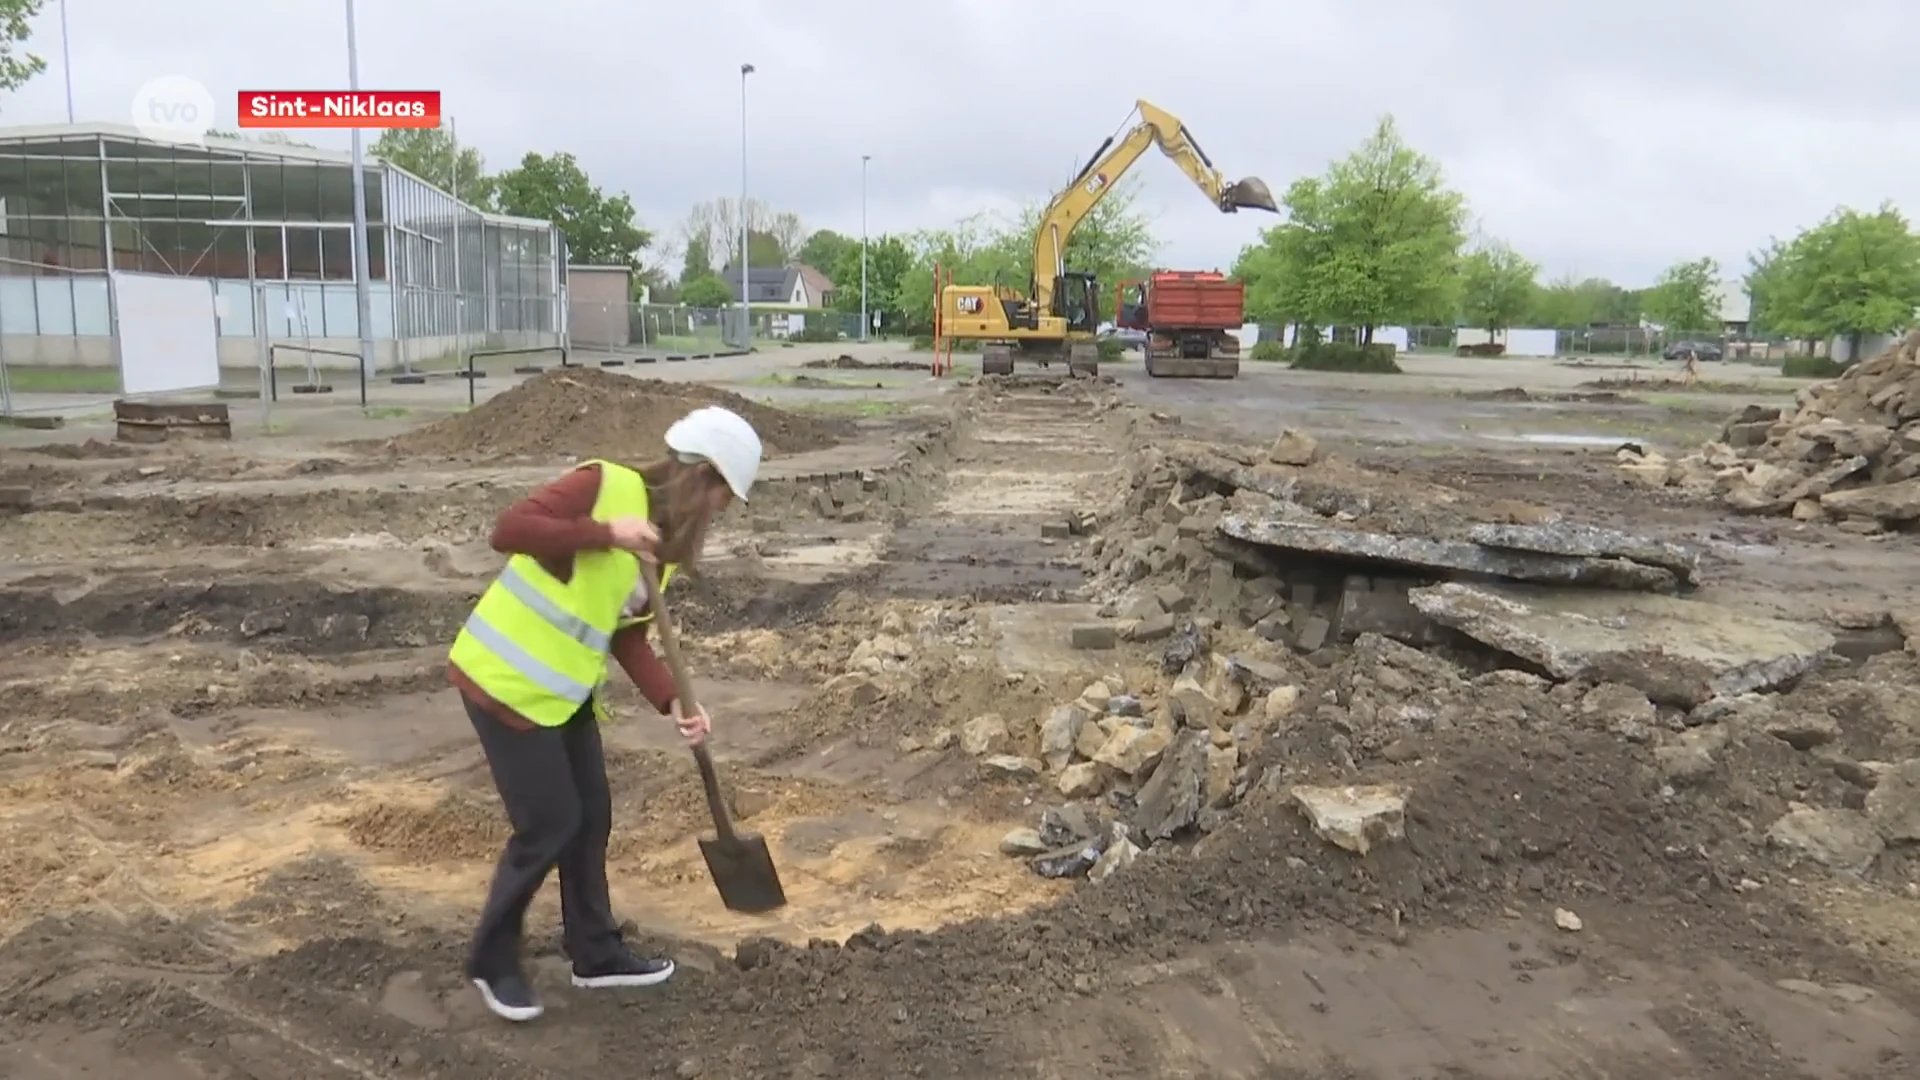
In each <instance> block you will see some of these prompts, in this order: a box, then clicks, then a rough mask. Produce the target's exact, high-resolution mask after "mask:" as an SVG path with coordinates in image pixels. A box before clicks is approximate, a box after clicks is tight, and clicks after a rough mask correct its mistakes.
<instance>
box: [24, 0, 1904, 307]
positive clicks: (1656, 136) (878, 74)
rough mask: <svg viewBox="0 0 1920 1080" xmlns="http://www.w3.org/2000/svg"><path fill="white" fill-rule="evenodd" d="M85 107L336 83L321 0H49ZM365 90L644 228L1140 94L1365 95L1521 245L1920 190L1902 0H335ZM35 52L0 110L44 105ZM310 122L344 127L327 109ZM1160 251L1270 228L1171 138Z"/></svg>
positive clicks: (896, 199)
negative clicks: (347, 9) (198, 84)
mask: <svg viewBox="0 0 1920 1080" xmlns="http://www.w3.org/2000/svg"><path fill="white" fill-rule="evenodd" d="M68 3H69V4H70V5H71V8H70V20H71V23H72V26H73V31H74V41H73V57H74V68H75V79H76V92H77V96H78V100H79V111H80V113H81V114H82V116H83V117H87V118H95V119H111V120H120V119H123V118H124V117H125V115H126V112H127V109H128V106H129V103H130V101H131V98H132V95H133V93H134V91H135V89H136V88H137V87H138V86H139V85H140V83H142V82H144V81H145V80H146V79H148V78H151V77H154V76H157V75H163V74H184V75H190V76H193V77H195V78H198V79H200V80H201V81H203V82H205V83H207V84H208V85H209V86H210V87H212V88H213V89H214V91H215V92H216V95H217V98H218V100H220V101H221V102H222V103H223V105H224V107H225V108H227V109H229V110H231V108H232V102H231V97H232V93H233V92H234V91H236V90H239V89H242V88H275V87H291V86H299V85H309V86H325V85H336V84H339V83H341V82H342V81H343V80H344V71H345V63H344V43H343V35H342V22H343V16H342V7H343V5H342V4H341V3H339V2H336V0H277V2H275V3H272V4H261V3H259V2H258V0H174V2H172V3H169V4H165V5H159V4H151V3H140V2H138V0H68ZM359 7H360V31H361V73H362V82H363V84H365V85H368V86H374V87H380V86H386V87H407V88H429V89H432V88H438V89H440V90H442V91H444V92H445V93H446V95H447V98H446V100H447V103H448V109H449V111H450V112H451V113H452V114H453V115H455V116H456V117H457V118H458V121H459V127H460V133H461V136H462V139H463V141H466V142H470V143H472V144H473V145H476V146H478V147H479V148H480V149H481V150H482V151H484V152H485V153H486V154H487V156H488V158H489V161H490V162H491V163H493V164H494V165H495V166H504V165H506V164H509V163H511V162H512V161H513V160H514V159H516V158H517V157H518V156H519V155H520V154H521V153H524V152H525V151H528V150H539V151H543V152H544V151H554V150H571V151H573V152H574V153H575V154H577V155H578V156H579V158H580V159H581V161H582V163H583V164H584V165H585V166H586V167H587V169H588V170H589V172H590V173H591V174H592V175H593V176H594V178H595V179H596V180H597V181H598V182H600V183H601V184H602V185H603V186H606V187H608V188H611V189H616V190H624V191H627V192H629V193H630V194H631V195H632V196H633V198H634V201H635V203H636V204H637V205H638V206H639V207H640V208H641V211H642V214H643V216H644V219H645V222H646V224H647V225H649V226H650V227H653V228H656V229H661V230H671V228H672V227H673V225H674V224H675V222H676V219H678V218H679V217H680V216H681V215H683V214H684V213H685V211H686V209H687V207H688V206H690V205H691V204H692V203H694V202H696V201H699V200H702V199H706V198H710V197H713V196H715V195H722V194H725V195H731V194H734V193H736V192H737V191H738V188H739V182H740V181H739V177H740V127H739V124H740V98H739V90H740V85H739V74H738V65H739V64H740V63H741V62H742V61H751V62H752V63H754V64H755V65H756V66H757V68H758V69H759V70H758V72H757V73H756V74H755V75H754V76H753V77H752V78H751V80H750V83H749V136H750V158H749V163H748V164H749V184H750V188H751V191H752V193H753V194H754V195H756V196H758V197H761V198H765V199H767V200H769V201H771V202H773V203H775V204H776V205H778V206H780V207H781V208H783V209H790V210H793V211H796V212H798V213H800V214H801V215H802V216H803V217H804V218H805V219H806V220H807V221H808V222H809V223H810V224H813V225H815V226H820V227H832V228H836V229H840V230H842V231H847V232H855V231H857V230H858V228H859V222H860V155H862V154H872V155H873V156H874V161H873V166H872V173H871V181H872V184H871V198H870V203H869V218H870V221H871V223H872V227H873V228H874V230H875V231H884V230H901V229H912V228H918V227H925V226H939V225H944V224H947V223H949V222H950V221H951V220H952V219H953V218H955V217H957V216H959V215H960V214H962V213H964V212H966V211H967V210H968V209H971V208H982V209H984V208H988V207H992V206H1011V205H1017V204H1018V203H1020V202H1022V201H1026V200H1030V199H1034V198H1037V197H1039V196H1042V195H1044V194H1045V193H1046V192H1048V191H1049V190H1051V189H1052V188H1054V187H1057V186H1058V185H1059V184H1060V183H1062V182H1063V181H1064V180H1065V179H1066V178H1067V176H1068V175H1069V173H1070V171H1071V169H1072V168H1073V167H1074V165H1075V164H1076V163H1077V162H1078V160H1079V159H1081V158H1082V157H1084V156H1085V155H1086V154H1087V153H1088V152H1089V151H1091V150H1092V149H1093V148H1094V147H1095V146H1096V145H1097V144H1098V143H1099V141H1100V139H1101V138H1102V137H1103V136H1105V135H1106V134H1108V133H1109V132H1111V131H1113V130H1114V129H1115V126H1116V125H1117V124H1119V123H1120V122H1121V121H1122V119H1123V118H1124V117H1125V116H1126V114H1127V112H1128V110H1129V109H1130V108H1131V106H1132V103H1133V101H1134V99H1135V98H1138V97H1144V98H1146V99H1148V100H1150V101H1153V102H1155V103H1156V104H1159V105H1161V106H1163V107H1165V108H1167V109H1169V110H1171V111H1173V112H1174V113H1176V114H1177V115H1179V116H1181V117H1182V118H1184V119H1185V120H1186V121H1187V122H1188V124H1189V126H1190V127H1191V128H1192V130H1193V131H1194V132H1195V133H1196V134H1197V135H1198V137H1199V138H1200V140H1201V142H1202V144H1203V145H1205V146H1206V148H1207V150H1208V152H1209V153H1210V154H1211V155H1212V156H1213V157H1214V159H1215V161H1216V162H1217V163H1218V164H1219V165H1220V166H1221V168H1222V169H1224V170H1225V171H1227V172H1229V173H1233V174H1236V175H1244V174H1256V175H1259V176H1262V177H1263V178H1265V179H1266V180H1267V181H1268V182H1269V183H1270V184H1272V185H1273V186H1274V187H1275V188H1276V190H1278V189H1281V188H1284V186H1285V185H1286V184H1287V183H1289V182H1290V181H1291V180H1293V179H1295V178H1296V177H1299V176H1302V175H1308V174H1314V173H1318V172H1319V171H1321V170H1322V169H1323V168H1324V167H1325V166H1326V164H1327V162H1328V160H1329V159H1331V158H1333V157H1335V156H1337V155H1339V154H1342V153H1344V152H1346V151H1347V150H1348V149H1350V148H1351V147H1352V146H1353V145H1354V144H1355V143H1357V142H1358V141H1359V140H1360V139H1361V138H1363V137H1364V136H1365V135H1366V133H1367V132H1368V130H1369V128H1370V126H1371V124H1372V122H1373V120H1374V118H1375V117H1376V116H1377V115H1379V114H1380V113H1382V112H1392V113H1394V114H1395V115H1396V116H1397V117H1398V118H1399V120H1400V123H1401V126H1402V129H1403V130H1404V132H1405V133H1406V135H1407V137H1408V138H1409V140H1410V141H1411V142H1412V143H1413V144H1414V145H1415V146H1416V147H1417V148H1419V149H1420V150H1422V151H1424V152H1426V153H1429V154H1431V155H1433V156H1435V157H1436V158H1438V159H1439V160H1440V162H1441V163H1442V165H1443V166H1444V167H1445V168H1446V169H1447V171H1448V173H1449V175H1450V177H1451V178H1452V179H1453V180H1454V181H1455V182H1456V184H1457V185H1458V186H1460V187H1461V188H1462V189H1463V190H1464V191H1465V192H1466V194H1467V195H1468V197H1469V198H1470V199H1471V200H1472V202H1473V204H1474V207H1475V211H1476V214H1477V215H1478V217H1479V219H1480V220H1481V222H1482V224H1483V226H1484V227H1485V228H1486V229H1487V230H1488V231H1489V232H1492V233H1494V234H1497V235H1500V236H1503V237H1504V238H1506V239H1507V240H1509V241H1510V242H1512V243H1513V244H1514V245H1515V246H1517V247H1518V248H1520V249H1521V250H1522V251H1524V252H1526V253H1528V254H1529V255H1530V256H1532V257H1533V258H1535V259H1537V260H1539V261H1541V262H1543V263H1545V264H1546V267H1547V270H1548V272H1549V273H1553V274H1558V273H1579V274H1603V275H1607V276H1610V277H1614V278H1616V279H1618V280H1622V281H1626V282H1642V281H1645V280H1647V279H1650V278H1651V277H1652V276H1653V275H1654V274H1656V273H1657V272H1658V271H1659V269H1660V268H1661V267H1662V266H1664V265H1666V264H1668V263H1671V262H1673V261H1675V260H1678V259H1682V258H1692V257H1696V256H1698V255H1702V254H1709V255H1713V256H1715V257H1716V258H1719V259H1720V260H1721V261H1722V263H1723V264H1724V265H1726V266H1728V267H1729V269H1730V270H1737V269H1738V268H1739V267H1741V266H1743V265H1744V255H1745V253H1746V252H1747V251H1749V250H1752V249H1753V248H1756V247H1758V246H1759V245H1760V244H1762V243H1763V242H1764V241H1765V240H1766V238H1767V236H1768V235H1770V234H1785V233H1791V232H1792V231H1794V230H1796V229H1797V228H1799V227H1802V226H1804V225H1806V224H1809V223H1811V222H1812V221H1814V220H1817V219H1818V218H1819V217H1820V216H1822V215H1823V214H1825V213H1826V212H1828V211H1829V210H1831V209H1832V208H1833V207H1834V206H1835V205H1837V204H1841V203H1850V204H1855V205H1863V206H1871V205H1876V204H1878V203H1879V202H1880V201H1881V200H1883V199H1888V198H1891V199H1894V200H1895V201H1896V202H1900V203H1902V204H1904V205H1906V206H1908V207H1912V206H1914V205H1915V203H1916V202H1920V79H1917V78H1916V77H1915V76H1914V75H1913V74H1912V68H1911V65H1910V64H1909V63H1907V62H1905V58H1904V57H1903V56H1901V55H1900V50H1902V49H1903V48H1905V47H1906V46H1907V43H1909V42H1911V41H1912V40H1914V39H1916V37H1920V8H1916V7H1914V6H1913V5H1912V4H1910V3H1901V2H1897V0H1842V2H1830V3H1825V4H1816V3H1811V2H1798V0H1743V2H1740V3H1734V2H1731V0H1690V2H1689V3H1685V4H1675V3H1671V2H1667V3H1659V4H1656V3H1654V2H1652V0H1615V2H1612V3H1608V4H1593V3H1580V4H1574V3H1566V2H1559V3H1554V2H1546V0H1534V2H1532V3H1523V2H1520V0H1452V2H1449V3H1446V4H1428V3H1416V2H1414V0H1373V2H1367V3H1355V2H1352V0H1348V2H1346V3H1338V2H1331V0H1329V2H1318V3H1313V2H1309V3H1295V4H1275V3H1271V2H1267V3H1259V2H1253V0H1188V2H1187V3H1184V4H1175V5H1168V4H1167V3H1166V2H1165V0H1151V2H1150V0H1106V2H1104V3H1102V4H1099V5H1097V6H1096V7H1093V8H1088V7H1086V6H1084V5H1073V4H1044V3H1033V2H1031V0H1026V2H1015V0H945V2H942V0H923V2H922V3H918V4H900V3H881V2H877V0H876V2H869V0H818V2H816V3H812V4H800V5H794V4H790V3H772V2H751V0H733V2H718V3H708V4H705V5H682V4H671V5H669V4H659V3H646V4H635V5H613V4H606V3H601V2H592V3H589V2H587V0H543V2H542V3H539V4H536V5H526V4H521V3H514V4H509V3H505V2H503V0H465V2H458V0H404V2H400V0H361V3H360V5H359ZM57 27H58V23H57V18H56V16H55V15H54V13H53V10H52V9H51V8H49V10H48V12H47V13H46V14H44V15H43V16H42V18H41V37H40V38H39V39H38V40H36V42H35V47H36V48H37V49H39V50H40V51H41V52H42V53H44V54H47V55H48V56H49V59H50V61H52V63H53V65H54V66H53V69H52V70H50V71H49V72H48V73H47V74H46V75H45V76H43V77H42V78H41V79H40V80H38V81H36V82H35V83H33V84H31V85H30V86H29V87H27V88H25V89H24V90H22V91H20V92H19V93H17V94H15V95H13V96H12V97H11V98H10V99H9V100H7V101H6V102H5V103H4V105H3V106H0V108H3V109H4V114H5V118H6V119H7V120H9V121H12V122H45V121H52V120H58V119H60V118H61V117H62V115H63V113H64V99H63V91H62V80H61V73H60V71H59V70H58V52H59V42H58V37H57V32H58V30H57ZM313 141H316V142H322V143H325V144H327V145H335V146H344V145H345V142H346V139H345V137H344V136H343V135H341V134H339V133H322V134H319V135H318V136H316V137H315V139H314V140H313ZM1135 175H1137V176H1139V177H1140V178H1141V180H1142V184H1143V199H1144V201H1145V202H1146V204H1147V206H1148V208H1149V209H1150V210H1151V211H1152V212H1153V213H1154V214H1155V215H1156V218H1157V221H1158V224H1159V232H1160V235H1161V236H1162V238H1163V240H1164V241H1165V244H1166V246H1165V249H1164V251H1163V254H1162V258H1163V260H1164V261H1165V262H1166V263H1168V264H1169V265H1178V266H1195V267H1212V266H1224V265H1226V264H1228V263H1230V262H1231V261H1232V259H1233V257H1234V255H1235V253H1236V252H1237V251H1238V250H1239V248H1240V247H1241V246H1242V245H1243V244H1246V243H1248V242H1251V241H1252V240H1253V239H1255V237H1256V235H1257V232H1258V229H1259V228H1260V227H1262V226H1264V225H1266V224H1270V223H1271V220H1272V219H1270V218H1267V217H1265V216H1263V215H1245V214H1243V215H1235V216H1223V215H1220V214H1217V213H1214V212H1213V211H1211V209H1210V208H1209V207H1208V206H1207V205H1206V204H1205V203H1204V201H1203V200H1202V199H1200V198H1199V197H1198V195H1197V193H1196V192H1194V191H1193V190H1192V189H1191V187H1190V186H1188V185H1187V183H1186V181H1185V180H1184V179H1183V178H1182V177H1181V176H1180V175H1179V174H1178V173H1177V172H1176V171H1175V170H1174V169H1172V168H1171V167H1170V166H1169V165H1168V164H1167V163H1166V162H1164V161H1161V160H1158V159H1157V158H1153V157H1150V158H1148V159H1145V160H1143V161H1142V162H1141V163H1140V165H1139V166H1138V167H1137V168H1136V169H1135Z"/></svg>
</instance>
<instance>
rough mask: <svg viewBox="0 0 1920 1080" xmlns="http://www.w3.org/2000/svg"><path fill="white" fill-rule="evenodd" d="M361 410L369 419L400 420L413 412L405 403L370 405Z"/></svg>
mask: <svg viewBox="0 0 1920 1080" xmlns="http://www.w3.org/2000/svg"><path fill="white" fill-rule="evenodd" d="M360 411H361V412H362V413H363V414H365V416H366V418H367V419H369V420H398V419H400V418H401V417H403V416H409V415H412V412H413V410H411V409H409V408H407V407H406V406H404V405H369V406H367V407H366V408H364V409H362V410H360Z"/></svg>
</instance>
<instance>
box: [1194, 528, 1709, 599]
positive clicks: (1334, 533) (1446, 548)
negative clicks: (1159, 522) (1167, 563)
mask: <svg viewBox="0 0 1920 1080" xmlns="http://www.w3.org/2000/svg"><path fill="white" fill-rule="evenodd" d="M1219 531H1220V532H1221V533H1222V534H1223V535H1225V536H1230V537H1232V538H1233V539H1235V540H1244V541H1246V542H1247V543H1250V544H1258V545H1260V546H1262V547H1271V548H1278V549H1280V550H1282V551H1289V552H1297V553H1300V554H1305V555H1317V556H1321V557H1328V556H1331V557H1336V558H1341V559H1348V560H1353V561H1357V562H1373V563H1384V564H1387V565H1390V566H1396V567H1408V568H1414V569H1418V570H1426V571H1438V572H1439V573H1435V574H1434V575H1433V576H1435V577H1438V576H1441V574H1444V573H1465V574H1484V575H1489V576H1492V577H1504V578H1511V579H1513V580H1515V581H1529V582H1536V583H1540V584H1551V585H1588V586H1594V587H1601V588H1615V589H1641V590H1648V591H1671V590H1672V589H1674V588H1676V587H1678V585H1679V578H1678V577H1676V576H1675V575H1674V573H1673V571H1671V570H1668V569H1666V568H1665V567H1660V566H1648V565H1646V564H1644V563H1637V562H1634V561H1632V560H1630V559H1620V558H1584V557H1578V556H1567V555H1542V554H1538V553H1535V552H1529V551H1502V550H1500V549H1497V548H1490V547H1484V546H1482V545H1480V544H1475V543H1472V542H1469V541H1465V540H1439V539H1434V538H1432V537H1426V536H1395V535H1392V534H1388V533H1374V532H1362V531H1360V530H1357V529H1343V528H1339V527H1337V526H1332V525H1312V524H1307V523H1305V522H1299V521H1285V520H1280V519H1277V518H1254V517H1249V516H1246V515H1241V514H1228V515H1226V516H1224V517H1222V518H1221V519H1220V525H1219Z"/></svg>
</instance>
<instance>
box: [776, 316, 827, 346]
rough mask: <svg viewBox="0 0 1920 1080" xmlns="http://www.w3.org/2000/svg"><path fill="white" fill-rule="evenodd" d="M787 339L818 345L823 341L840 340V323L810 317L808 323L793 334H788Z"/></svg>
mask: <svg viewBox="0 0 1920 1080" xmlns="http://www.w3.org/2000/svg"><path fill="white" fill-rule="evenodd" d="M787 340H788V341H792V342H798V343H801V344H807V345H817V344H820V343H822V342H828V341H839V340H840V325H839V323H837V322H833V323H829V322H828V321H827V320H825V319H819V320H815V319H808V320H807V325H805V326H803V327H801V328H800V329H799V330H797V331H795V332H793V333H791V334H788V335H787Z"/></svg>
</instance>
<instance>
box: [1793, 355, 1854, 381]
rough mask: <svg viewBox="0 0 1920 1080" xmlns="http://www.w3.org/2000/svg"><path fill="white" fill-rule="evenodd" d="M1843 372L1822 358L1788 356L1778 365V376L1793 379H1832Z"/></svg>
mask: <svg viewBox="0 0 1920 1080" xmlns="http://www.w3.org/2000/svg"><path fill="white" fill-rule="evenodd" d="M1845 370H1847V365H1845V364H1836V363H1834V362H1833V361H1832V360H1829V359H1827V358H1826V357H1824V356H1789V357H1787V359H1786V360H1785V361H1784V362H1783V363H1781V365H1780V374H1782V375H1785V376H1787V377H1789V378H1794V379H1832V378H1836V377H1838V376H1839V374H1840V373H1841V372H1843V371H1845Z"/></svg>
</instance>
